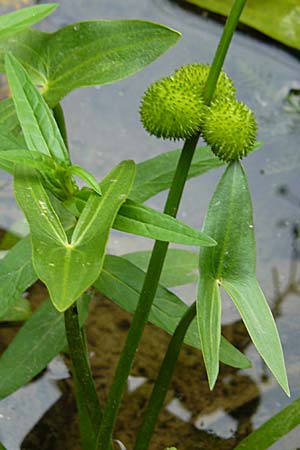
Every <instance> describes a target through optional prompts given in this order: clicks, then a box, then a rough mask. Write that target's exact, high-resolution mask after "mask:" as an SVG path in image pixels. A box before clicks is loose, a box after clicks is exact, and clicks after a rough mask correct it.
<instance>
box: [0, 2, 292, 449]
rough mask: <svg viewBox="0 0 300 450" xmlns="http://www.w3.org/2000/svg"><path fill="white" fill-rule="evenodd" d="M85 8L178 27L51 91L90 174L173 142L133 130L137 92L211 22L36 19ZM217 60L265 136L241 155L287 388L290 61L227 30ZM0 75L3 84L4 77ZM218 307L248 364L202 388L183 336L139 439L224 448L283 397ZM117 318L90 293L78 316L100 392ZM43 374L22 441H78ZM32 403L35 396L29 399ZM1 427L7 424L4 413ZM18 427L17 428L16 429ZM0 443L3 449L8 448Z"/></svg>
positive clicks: (130, 423) (179, 17)
mask: <svg viewBox="0 0 300 450" xmlns="http://www.w3.org/2000/svg"><path fill="white" fill-rule="evenodd" d="M25 3H27V4H29V3H33V2H29V1H27V2H26V1H25V0H23V2H22V1H17V0H9V1H8V0H7V1H6V2H5V1H2V2H0V8H1V11H2V12H4V11H6V10H7V8H8V7H10V8H12V7H13V6H20V5H21V4H25ZM96 17H98V18H120V17H124V18H125V17H127V18H132V17H135V18H146V19H150V20H155V21H158V22H164V23H165V24H167V25H169V26H171V27H173V28H176V29H178V30H180V31H181V32H182V33H183V38H182V39H181V41H180V43H179V44H178V45H177V46H176V47H175V48H173V49H171V50H170V51H169V52H168V53H166V55H164V56H163V57H162V58H160V59H159V60H158V61H156V62H155V63H154V64H152V65H151V66H149V67H148V68H146V70H144V71H143V72H141V73H140V74H137V75H135V76H134V77H133V78H131V79H128V80H124V81H122V82H120V83H117V84H115V85H111V86H105V87H103V88H101V89H98V87H95V88H90V89H82V90H79V91H76V92H74V93H72V94H71V95H69V96H68V97H67V98H66V99H65V100H64V101H63V106H64V109H65V112H66V119H67V125H68V129H69V133H70V144H71V153H72V155H73V158H74V162H75V163H80V164H82V165H83V166H84V167H86V168H87V169H89V170H91V171H92V172H93V173H94V174H95V176H97V178H99V177H100V176H103V175H104V174H105V173H106V172H107V171H108V170H109V169H110V168H111V167H112V165H113V164H116V163H117V162H119V161H120V160H121V159H124V158H133V159H135V160H137V161H141V160H143V159H145V158H148V157H151V156H154V155H155V154H158V153H160V152H161V151H165V150H168V149H173V148H174V147H175V146H174V144H171V143H167V142H160V141H158V140H157V139H155V138H153V137H149V136H147V135H146V133H145V132H144V131H143V129H142V127H141V126H140V124H139V116H138V109H139V101H140V97H141V95H142V93H143V91H144V90H145V89H146V87H147V86H148V85H149V84H150V83H151V82H153V81H154V80H156V79H158V78H160V77H161V76H166V75H168V74H170V73H171V72H172V71H173V70H174V68H175V67H177V66H179V65H181V64H184V63H190V62H195V61H201V62H208V61H211V58H212V55H213V52H214V50H215V47H216V44H217V41H218V37H219V35H220V32H221V26H220V25H219V24H217V23H214V22H213V21H211V20H210V19H208V18H205V17H200V16H199V15H196V14H193V13H192V12H191V11H190V10H188V9H181V8H180V7H179V6H178V5H175V4H174V2H173V1H168V0H160V1H158V0H152V1H150V0H139V2H136V0H128V1H127V2H126V3H124V2H122V1H116V2H111V1H110V0H102V2H99V1H98V0H85V1H82V0H64V1H63V2H60V8H59V10H58V11H57V12H55V14H54V15H53V16H50V17H49V18H48V19H47V20H46V21H45V22H44V25H43V27H44V29H47V30H54V29H56V28H57V27H58V26H62V25H65V24H67V23H71V22H75V21H77V20H79V19H80V20H81V19H94V18H96ZM226 70H227V71H228V73H229V74H230V75H231V76H232V77H233V78H234V80H235V82H236V86H237V89H238V92H239V99H240V100H243V101H245V102H246V103H248V104H249V105H250V106H251V107H252V108H253V110H254V111H255V113H256V116H257V118H258V121H259V124H260V136H259V138H260V139H261V140H262V141H264V142H265V146H264V148H263V149H262V150H261V151H259V152H256V153H255V154H254V155H252V156H250V157H249V158H247V160H246V161H245V163H244V165H245V166H246V168H247V172H248V174H249V184H250V187H251V191H252V194H253V202H254V211H255V228H256V231H257V249H258V255H259V263H258V274H259V279H260V281H261V282H262V285H263V287H264V290H265V292H266V294H267V296H268V298H269V300H270V305H271V307H272V310H273V312H274V315H275V316H276V317H277V323H278V326H279V330H280V334H281V337H282V340H283V345H284V349H285V355H286V361H287V366H288V372H289V380H290V385H291V389H292V399H294V398H295V397H296V396H299V394H300V383H299V367H300V365H299V364H300V355H299V350H298V348H299V338H300V331H299V314H300V313H299V311H300V304H299V303H300V302H299V300H300V278H299V276H300V275H299V273H298V270H299V245H300V244H299V234H300V230H299V226H300V223H299V206H300V199H299V197H298V192H300V190H299V175H298V173H299V165H300V156H299V155H300V154H299V145H300V137H299V117H300V116H299V113H297V111H292V112H291V111H287V110H286V106H287V104H286V96H287V95H288V93H289V90H290V89H295V88H297V86H298V85H299V83H300V80H299V61H298V60H297V59H295V58H294V57H292V56H290V55H288V54H286V53H285V52H284V51H283V50H282V49H277V48H276V47H275V46H272V45H266V44H262V43H260V42H258V41H257V40H255V39H251V38H249V37H248V36H244V35H242V34H241V33H238V34H237V35H236V36H235V38H234V42H233V45H232V48H231V50H230V53H229V55H228V58H227V60H226ZM3 86H4V91H5V89H6V88H5V84H3ZM4 94H5V92H4ZM293 100H295V99H294V98H293ZM116 130H118V132H116ZM83 149H84V151H83ZM220 172H221V171H220V170H218V171H215V172H212V173H209V174H206V175H204V176H203V177H201V178H199V179H197V180H193V181H191V182H190V183H189V185H188V186H187V189H186V194H185V196H184V199H183V207H182V209H181V210H180V212H179V215H180V218H182V219H183V220H185V221H188V222H189V223H190V224H191V225H192V226H196V227H201V224H202V219H203V217H204V214H205V211H206V207H207V204H208V201H209V198H210V196H211V194H212V192H213V190H214V188H215V185H216V182H217V180H218V178H219V176H220ZM1 176H2V181H1V186H0V189H1V191H0V194H1V206H0V207H1V223H0V226H2V227H3V228H7V227H10V226H11V225H12V224H13V223H14V222H16V221H17V219H18V218H20V217H21V215H20V212H19V210H18V209H17V207H16V206H15V204H14V203H13V201H12V189H11V182H10V178H9V177H6V176H5V175H3V174H2V175H1ZM278 186H279V187H278ZM199 193H200V194H199ZM163 197H164V196H163V195H160V196H158V197H156V198H155V199H153V200H151V205H152V206H154V207H160V205H161V203H162V199H163ZM114 236H117V238H116V237H114V238H113V239H112V240H111V242H110V248H111V251H112V252H114V253H118V254H120V253H124V252H126V251H129V248H128V247H127V245H128V243H129V244H130V250H136V249H141V246H147V245H148V246H149V245H150V244H149V243H144V241H142V240H141V239H139V238H136V237H132V236H129V237H128V236H125V235H122V234H121V233H118V234H114ZM182 295H183V296H185V295H186V297H187V298H191V297H192V296H193V295H194V294H193V292H192V293H191V292H189V293H185V292H184V291H183V290H182ZM231 308H232V306H231ZM229 314H231V316H230V317H231V319H230V318H228V321H227V323H226V325H224V327H223V332H224V334H225V335H226V336H227V337H228V338H229V339H230V341H231V342H233V343H234V344H235V345H236V346H238V347H239V348H240V349H241V350H243V351H245V352H246V353H247V355H248V356H249V357H250V358H251V359H252V360H253V364H254V369H251V370H247V371H244V372H239V371H238V372H237V371H236V370H234V369H231V368H229V367H225V366H222V368H221V374H220V379H219V380H218V382H217V385H216V388H215V390H214V392H213V393H210V392H209V390H208V387H207V381H206V376H205V372H204V367H203V362H202V361H201V358H200V356H199V352H197V351H195V350H193V349H190V348H187V347H186V348H185V349H184V351H183V352H182V353H181V355H180V359H179V363H178V368H177V371H176V374H175V376H174V378H173V381H172V385H171V387H170V390H169V393H168V397H167V400H166V406H165V409H164V411H163V412H162V414H161V417H160V423H159V425H158V427H157V430H156V436H155V438H154V441H153V446H152V447H151V450H162V449H163V448H165V447H168V446H170V445H174V446H177V447H178V450H196V449H197V450H198V449H199V448H203V449H214V450H215V449H222V450H226V449H228V450H229V449H232V448H233V446H234V445H235V443H236V441H238V440H240V439H241V438H242V437H243V436H245V435H246V434H247V433H249V432H251V431H252V430H253V429H255V428H256V427H257V426H259V425H260V424H261V423H262V422H264V421H265V420H267V419H268V418H269V417H270V416H272V415H273V414H275V413H276V412H278V411H279V410H280V409H282V408H283V407H284V406H285V405H286V404H287V403H288V402H289V400H288V399H287V398H286V397H285V396H284V395H283V393H282V392H281V390H280V388H279V387H278V386H277V384H276V382H275V381H274V379H273V378H272V377H270V375H269V372H268V370H267V368H266V367H265V366H264V364H263V363H262V361H261V359H260V357H259V356H258V355H257V353H256V352H255V350H254V349H253V346H252V344H251V343H250V340H249V337H248V334H247V332H246V330H245V328H244V326H243V324H242V323H241V321H240V320H236V317H237V316H236V315H235V313H234V312H233V309H231V310H229V313H228V317H229ZM129 320H130V317H129V316H128V315H127V314H126V313H124V312H122V311H120V310H119V309H118V308H117V307H116V306H114V305H112V304H111V303H110V302H108V301H104V300H98V301H97V302H95V304H94V310H93V316H92V317H91V318H90V322H89V324H88V327H89V331H88V337H89V346H90V350H91V352H92V355H93V356H92V357H91V362H92V365H93V371H94V375H95V379H96V383H97V387H98V391H99V395H100V396H101V400H102V401H103V402H104V401H105V398H106V393H107V386H108V384H109V381H110V380H111V377H112V372H113V368H114V366H115V363H116V358H117V356H118V354H119V351H120V348H122V342H123V339H124V336H125V334H126V332H127V329H128V324H129ZM229 322H230V323H229ZM232 322H233V323H232ZM126 324H127V325H126ZM103 336H105V338H103ZM168 339H169V338H168V336H166V335H165V334H164V333H162V332H161V331H160V330H157V329H156V328H155V327H152V326H150V327H148V328H147V330H146V333H145V338H144V342H143V345H142V346H141V348H140V350H139V352H138V355H137V359H136V363H135V366H134V368H133V371H132V377H131V378H130V380H129V385H128V392H127V394H126V397H125V400H124V404H123V407H122V412H121V417H120V419H119V422H118V426H117V435H116V438H117V439H119V442H120V443H121V445H125V446H126V447H127V449H130V448H132V444H133V436H134V433H135V430H136V429H137V427H138V424H139V420H140V416H141V411H142V410H143V409H144V407H145V404H146V399H147V397H148V395H149V392H150V390H151V387H152V384H153V381H154V379H155V376H156V374H157V370H158V367H159V363H160V359H161V355H162V354H163V352H164V350H165V347H166V345H167V342H168ZM45 376H46V374H45V375H43V376H42V377H41V378H40V379H39V380H37V381H36V382H35V383H48V384H45V386H46V385H47V386H48V387H47V389H48V390H49V392H52V394H51V395H52V400H50V397H49V398H48V397H47V399H46V400H45V404H44V407H43V408H44V412H46V410H48V408H49V407H50V406H51V404H52V403H53V402H54V398H55V396H57V397H56V399H58V401H57V402H56V403H55V404H54V405H53V406H52V407H51V408H50V410H48V412H47V413H45V415H44V417H43V420H42V421H40V423H39V424H38V425H37V426H36V427H35V428H34V430H33V431H32V433H30V434H29V435H28V436H27V438H26V439H25V440H24V443H23V445H22V448H23V450H25V449H28V450H52V449H54V448H55V450H77V449H78V450H79V448H80V444H79V443H78V442H79V441H78V423H77V422H76V419H75V416H76V407H75V402H74V398H73V396H72V387H71V382H70V380H67V381H65V382H63V383H62V382H60V383H59V390H58V388H57V387H55V385H54V384H53V380H52V379H51V380H50V379H46V378H45V381H43V380H44V377H45ZM35 386H36V387H35ZM38 386H40V385H39V384H37V385H35V384H32V385H29V387H28V389H29V390H26V391H23V390H21V391H20V393H17V394H14V395H15V396H16V397H15V398H16V399H17V398H19V399H20V400H18V401H21V399H22V398H24V393H23V392H31V393H33V394H34V395H36V392H37V390H38ZM43 386H44V385H43ZM26 389H27V388H26ZM43 389H44V388H43ZM60 391H61V392H62V396H61V397H60V395H61V394H60ZM18 396H19V397H18ZM5 401H6V400H5ZM7 401H8V400H7ZM16 401H17V400H16ZM31 401H32V400H31ZM51 402H52V403H51ZM38 403H39V407H41V403H40V401H38ZM3 405H6V403H1V404H0V408H1V409H0V411H1V414H3V416H4V415H9V414H10V413H9V412H8V411H9V408H10V406H7V409H6V410H4V409H3ZM22 405H23V406H22V408H23V409H22V412H23V414H24V416H26V415H28V416H29V417H30V416H32V417H30V418H31V419H32V420H31V422H30V423H27V427H28V429H29V428H31V427H32V426H33V424H34V423H36V421H37V420H38V419H37V416H34V417H33V415H31V412H32V405H31V403H30V402H29V404H28V403H27V404H25V403H24V402H22ZM43 408H42V407H41V408H40V410H39V414H42V413H43V412H42V410H43ZM18 409H19V404H18ZM37 409H38V408H37ZM0 419H1V417H0ZM2 419H3V418H2ZM33 419H34V420H33ZM18 423H19V422H18ZM24 423H25V422H24ZM0 426H1V421H0ZM24 426H25V425H24ZM4 428H5V430H9V428H8V425H7V423H6V426H5V427H4ZM0 430H1V433H7V431H5V430H3V429H2V428H0ZM20 433H21V428H20ZM22 433H23V435H22V438H23V437H24V435H25V431H24V430H23V431H22ZM12 435H14V433H12ZM2 436H3V437H5V436H7V434H6V435H4V434H0V440H1V437H2ZM15 436H19V437H18V442H19V443H18V444H16V442H15V443H14V444H12V445H15V446H16V445H20V442H21V439H22V438H21V434H20V435H17V434H16V433H15ZM297 440H298V442H299V440H300V434H299V431H297V430H295V431H294V433H292V434H291V436H289V437H287V438H286V440H285V441H284V443H280V444H278V445H275V446H273V447H272V448H274V449H277V450H290V449H291V448H292V446H294V447H293V448H295V446H296V445H297V444H296V442H297ZM3 441H4V443H5V442H8V441H5V440H4V439H3ZM123 443H124V444H123ZM9 445H10V444H8V450H15V448H18V447H13V446H11V447H9ZM119 446H120V445H119Z"/></svg>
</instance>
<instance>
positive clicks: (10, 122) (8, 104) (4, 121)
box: [0, 98, 19, 133]
mask: <svg viewBox="0 0 300 450" xmlns="http://www.w3.org/2000/svg"><path fill="white" fill-rule="evenodd" d="M0 126H1V129H4V130H6V131H7V132H12V133H17V132H18V131H19V121H18V117H17V114H16V109H15V105H14V102H13V101H12V99H11V98H6V99H4V100H1V101H0Z"/></svg>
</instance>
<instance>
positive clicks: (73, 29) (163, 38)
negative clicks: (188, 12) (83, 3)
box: [0, 20, 180, 107]
mask: <svg viewBox="0 0 300 450" xmlns="http://www.w3.org/2000/svg"><path fill="white" fill-rule="evenodd" d="M179 37H180V35H179V33H177V32H175V31H174V30H171V29H170V28H167V27H165V26H163V25H160V24H156V23H152V22H148V21H143V20H97V21H86V22H79V23H76V24H73V25H68V26H66V27H64V28H62V29H60V30H58V31H57V32H55V33H43V32H41V31H37V30H28V31H26V32H24V33H21V34H19V35H18V36H16V37H14V39H13V40H12V39H11V40H7V41H5V42H3V43H2V44H1V45H0V48H1V49H2V52H3V53H4V52H7V51H12V53H13V54H14V55H15V56H16V57H17V58H18V59H19V60H20V61H21V62H22V64H23V65H24V67H25V68H26V69H27V70H28V72H29V74H30V76H31V77H32V79H33V81H34V82H35V83H37V84H39V85H40V86H41V87H42V92H43V94H44V96H45V99H46V101H47V103H48V104H49V105H50V107H53V106H55V105H56V104H57V103H58V102H59V101H60V100H61V99H62V98H63V97H65V96H66V95H67V94H68V93H69V92H71V91H73V90H74V89H78V88H80V87H85V86H94V85H103V84H108V83H113V82H115V81H118V80H121V79H123V78H126V77H128V76H130V75H132V74H134V73H136V72H138V71H139V70H141V69H143V68H144V67H145V66H146V65H148V64H150V63H151V62H152V61H154V60H155V59H156V58H158V57H159V56H160V55H161V54H162V53H164V52H165V51H166V50H168V48H170V47H172V46H173V45H174V44H175V43H176V42H177V40H178V39H179ZM0 59H1V55H0Z"/></svg>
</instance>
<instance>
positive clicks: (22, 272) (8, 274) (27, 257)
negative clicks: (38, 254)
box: [0, 238, 37, 317]
mask: <svg viewBox="0 0 300 450" xmlns="http://www.w3.org/2000/svg"><path fill="white" fill-rule="evenodd" d="M36 280H37V275H36V273H35V271H34V269H33V266H32V262H31V243H30V239H29V238H25V239H22V240H21V241H20V242H18V243H17V244H16V245H15V246H14V247H13V248H12V249H11V250H10V251H8V252H7V254H6V255H5V257H4V258H3V259H1V260H0V317H3V316H5V315H6V314H8V312H9V311H10V310H11V308H12V307H13V306H14V305H15V303H16V302H17V301H18V299H19V298H20V297H21V295H22V294H23V292H24V291H25V290H26V289H27V288H28V287H29V286H31V285H32V284H33V283H34V282H35V281H36Z"/></svg>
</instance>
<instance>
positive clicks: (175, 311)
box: [94, 256, 250, 368]
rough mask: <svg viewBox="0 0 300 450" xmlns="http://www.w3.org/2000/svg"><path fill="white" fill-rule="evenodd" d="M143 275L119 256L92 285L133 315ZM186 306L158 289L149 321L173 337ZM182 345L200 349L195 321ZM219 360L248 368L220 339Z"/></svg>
mask: <svg viewBox="0 0 300 450" xmlns="http://www.w3.org/2000/svg"><path fill="white" fill-rule="evenodd" d="M144 278H145V272H144V271H142V270H141V269H140V268H138V267H136V266H135V265H134V264H132V263H130V262H129V261H127V260H126V259H124V258H121V257H119V256H106V258H105V262H104V266H103V269H102V272H101V274H100V277H99V278H98V279H97V280H96V281H95V283H94V286H95V287H96V289H97V290H99V291H100V292H101V293H102V294H103V295H105V296H106V297H108V298H110V299H111V300H113V301H114V302H115V303H117V304H118V305H119V306H120V307H121V308H123V309H125V310H126V311H128V312H130V313H133V312H134V311H135V309H136V306H137V304H138V301H139V296H140V292H141V290H142V286H143V282H144ZM186 309H187V306H186V305H185V303H184V302H183V301H182V300H180V299H179V298H178V297H177V296H176V295H175V294H173V293H172V292H170V291H168V290H167V289H166V288H164V287H163V286H161V285H160V286H159V287H158V290H157V293H156V296H155V299H154V303H153V305H152V308H151V312H150V315H149V321H150V322H151V323H153V324H154V325H156V326H158V327H160V328H162V329H163V330H164V331H166V332H167V333H169V334H173V333H174V331H175V328H176V326H177V325H178V323H179V321H180V319H181V317H182V316H183V314H184V313H185V311H186ZM185 343H186V344H189V345H191V346H192V347H195V348H198V349H200V348H201V347H200V340H199V333H198V328H197V322H196V320H194V321H193V322H192V324H191V326H190V327H189V329H188V331H187V334H186V337H185ZM220 360H221V361H222V362H224V363H225V364H228V365H231V366H233V367H239V368H246V367H250V364H249V360H248V359H247V358H246V357H245V356H244V355H243V354H242V353H240V352H239V351H238V350H237V349H236V348H235V347H233V346H232V345H231V344H230V343H229V342H228V341H226V339H224V338H223V337H222V339H221V347H220Z"/></svg>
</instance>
